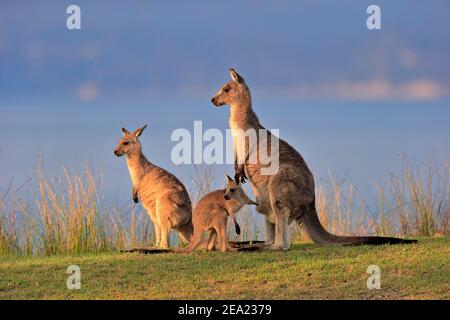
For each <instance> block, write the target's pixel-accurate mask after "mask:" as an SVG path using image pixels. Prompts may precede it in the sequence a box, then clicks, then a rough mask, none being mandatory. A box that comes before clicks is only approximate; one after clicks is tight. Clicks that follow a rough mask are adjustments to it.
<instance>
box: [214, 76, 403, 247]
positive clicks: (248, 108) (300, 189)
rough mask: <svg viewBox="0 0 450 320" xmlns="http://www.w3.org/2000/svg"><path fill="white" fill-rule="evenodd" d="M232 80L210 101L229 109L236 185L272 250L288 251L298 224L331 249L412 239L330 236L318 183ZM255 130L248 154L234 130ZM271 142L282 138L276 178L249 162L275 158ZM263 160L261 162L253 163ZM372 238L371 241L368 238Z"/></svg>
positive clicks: (234, 78) (239, 83)
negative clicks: (249, 199)
mask: <svg viewBox="0 0 450 320" xmlns="http://www.w3.org/2000/svg"><path fill="white" fill-rule="evenodd" d="M230 75H231V78H232V80H231V81H230V82H228V83H226V84H225V85H223V87H222V88H221V89H220V90H219V92H217V94H216V95H215V96H214V97H213V98H212V100H211V101H212V103H213V104H214V105H216V106H222V105H229V106H230V118H229V124H230V128H231V130H232V133H233V138H234V148H235V152H234V153H235V165H234V167H235V172H236V176H235V178H236V180H241V181H245V179H248V180H249V181H250V185H251V187H252V189H253V192H254V194H255V196H256V200H257V202H258V207H257V211H258V212H260V213H262V214H263V215H265V218H266V227H267V228H266V230H267V243H269V244H272V245H271V247H270V248H271V249H274V250H288V249H289V247H290V237H289V235H288V223H291V222H292V221H293V220H296V221H297V222H298V223H300V224H301V225H302V226H303V227H304V230H305V231H306V233H307V234H308V235H309V236H310V238H311V239H312V240H313V241H315V242H317V243H330V244H364V243H370V244H375V242H377V243H398V242H400V241H403V243H405V242H407V241H409V240H401V239H396V238H382V237H344V236H335V235H332V234H330V233H328V232H327V231H326V230H325V229H324V228H323V227H322V225H321V224H320V222H319V219H318V217H317V213H316V209H315V195H314V178H313V175H312V173H311V171H310V169H309V168H308V166H307V164H306V162H305V161H304V160H303V158H302V156H301V155H300V154H299V153H298V152H297V151H296V150H295V149H294V148H293V147H291V146H290V145H289V144H288V143H287V142H285V141H284V140H282V139H278V138H277V137H276V136H274V135H272V134H271V133H270V132H269V131H268V130H266V129H265V128H264V127H263V126H262V125H261V124H260V122H259V119H258V117H257V116H256V114H255V113H254V111H253V109H252V99H251V94H250V90H249V88H248V87H247V84H246V83H245V81H244V79H243V78H242V77H241V76H240V75H239V74H238V73H237V72H236V71H235V70H233V69H230ZM238 129H242V130H244V131H246V130H248V129H254V130H256V133H257V139H258V146H257V148H256V149H253V150H249V143H248V139H247V138H246V140H245V141H242V140H243V139H237V138H236V137H237V136H236V134H235V133H234V132H235V131H236V130H238ZM260 129H261V130H263V131H264V132H266V133H267V143H266V144H265V145H263V143H262V142H261V138H260V132H259V130H260ZM271 139H278V145H279V169H278V171H277V172H276V173H274V174H272V175H262V174H261V169H262V168H264V167H267V165H263V164H261V163H260V162H259V161H258V162H257V163H250V162H249V161H248V159H249V158H250V159H251V156H252V153H253V152H257V151H260V152H261V150H262V151H264V152H267V154H268V155H270V154H271V152H272V150H271ZM239 143H245V156H244V157H245V158H244V159H238V155H237V152H236V149H237V144H239ZM255 159H259V158H255ZM369 238H370V239H369Z"/></svg>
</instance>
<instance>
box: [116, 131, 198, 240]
mask: <svg viewBox="0 0 450 320" xmlns="http://www.w3.org/2000/svg"><path fill="white" fill-rule="evenodd" d="M146 127H147V125H145V126H143V127H142V128H139V129H137V130H136V131H134V132H133V133H130V132H129V131H128V130H127V129H125V128H122V132H123V137H122V138H121V139H120V140H119V143H118V144H117V147H116V149H115V150H114V154H115V155H116V156H118V157H121V156H123V155H125V156H126V158H127V165H128V170H129V171H130V176H131V181H132V183H133V191H132V193H133V200H134V202H136V203H138V202H139V200H141V202H142V205H143V206H144V208H145V210H147V212H148V214H149V215H150V218H151V220H152V221H153V223H154V225H155V232H156V247H160V248H163V249H168V248H169V236H170V231H171V230H172V229H173V230H175V231H177V232H178V234H179V235H180V237H181V239H182V240H183V241H185V242H189V241H190V240H191V236H192V233H193V227H192V205H191V199H190V198H189V195H188V193H187V191H186V188H185V187H184V185H183V184H182V183H181V182H180V181H179V180H178V179H177V178H176V177H175V176H174V175H173V174H171V173H169V172H167V171H166V170H164V169H162V168H160V167H158V166H156V165H154V164H152V163H150V161H148V160H147V158H146V157H145V156H144V154H143V153H142V147H141V143H140V142H139V139H138V138H139V136H140V135H141V134H142V132H143V131H144V129H145V128H146Z"/></svg>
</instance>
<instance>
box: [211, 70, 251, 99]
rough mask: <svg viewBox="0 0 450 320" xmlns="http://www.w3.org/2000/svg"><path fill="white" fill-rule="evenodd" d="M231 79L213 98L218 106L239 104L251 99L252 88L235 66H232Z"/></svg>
mask: <svg viewBox="0 0 450 320" xmlns="http://www.w3.org/2000/svg"><path fill="white" fill-rule="evenodd" d="M230 76H231V81H230V82H227V83H225V84H224V85H223V86H222V88H221V89H220V90H219V91H218V92H217V93H216V95H215V96H214V97H213V98H212V99H211V102H212V103H213V104H214V105H215V106H216V107H219V106H223V105H230V106H232V105H238V104H241V103H245V102H247V101H250V90H249V89H248V87H247V85H246V84H245V81H244V78H242V77H241V76H240V75H239V74H238V73H237V72H236V71H235V70H234V69H233V68H230Z"/></svg>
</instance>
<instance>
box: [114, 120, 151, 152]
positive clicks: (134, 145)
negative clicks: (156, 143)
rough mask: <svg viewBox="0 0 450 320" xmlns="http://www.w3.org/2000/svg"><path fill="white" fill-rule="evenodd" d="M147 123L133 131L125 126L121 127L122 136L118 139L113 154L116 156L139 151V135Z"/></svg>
mask: <svg viewBox="0 0 450 320" xmlns="http://www.w3.org/2000/svg"><path fill="white" fill-rule="evenodd" d="M145 128H147V125H145V126H143V127H142V128H139V129H137V130H135V131H134V132H133V133H131V132H130V131H128V130H127V129H125V128H122V132H123V137H122V138H120V139H119V142H118V143H117V147H116V148H115V149H114V154H115V155H116V156H118V157H121V156H123V155H129V154H133V153H137V152H141V143H140V142H139V139H138V138H139V136H140V135H141V134H142V132H143V131H144V129H145Z"/></svg>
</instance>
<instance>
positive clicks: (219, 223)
mask: <svg viewBox="0 0 450 320" xmlns="http://www.w3.org/2000/svg"><path fill="white" fill-rule="evenodd" d="M225 177H226V179H227V185H226V187H225V190H223V189H222V190H216V191H212V192H210V193H208V194H207V195H205V196H204V197H203V198H202V199H200V201H199V203H198V205H197V207H196V208H195V209H194V214H193V216H192V220H193V222H194V235H193V236H192V240H191V242H190V243H189V245H188V246H187V247H186V249H185V250H184V252H185V253H189V252H192V251H194V250H195V249H196V248H197V247H198V246H199V245H200V243H201V242H202V235H203V233H204V232H205V231H209V235H208V239H207V249H208V250H209V251H212V250H214V246H215V243H216V237H217V240H218V241H217V242H218V246H219V250H220V251H222V252H224V251H227V250H228V249H229V246H228V241H227V221H228V216H230V217H231V218H232V219H233V222H234V225H235V228H236V233H238V234H239V233H240V228H239V225H238V223H237V221H236V216H235V214H236V212H238V211H239V210H241V208H242V207H243V206H244V205H246V204H255V205H256V204H257V203H256V202H254V201H252V200H250V199H249V197H247V195H246V194H245V192H244V190H242V188H241V187H240V186H239V184H238V183H236V181H234V180H233V179H232V178H231V177H230V176H229V175H225Z"/></svg>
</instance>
